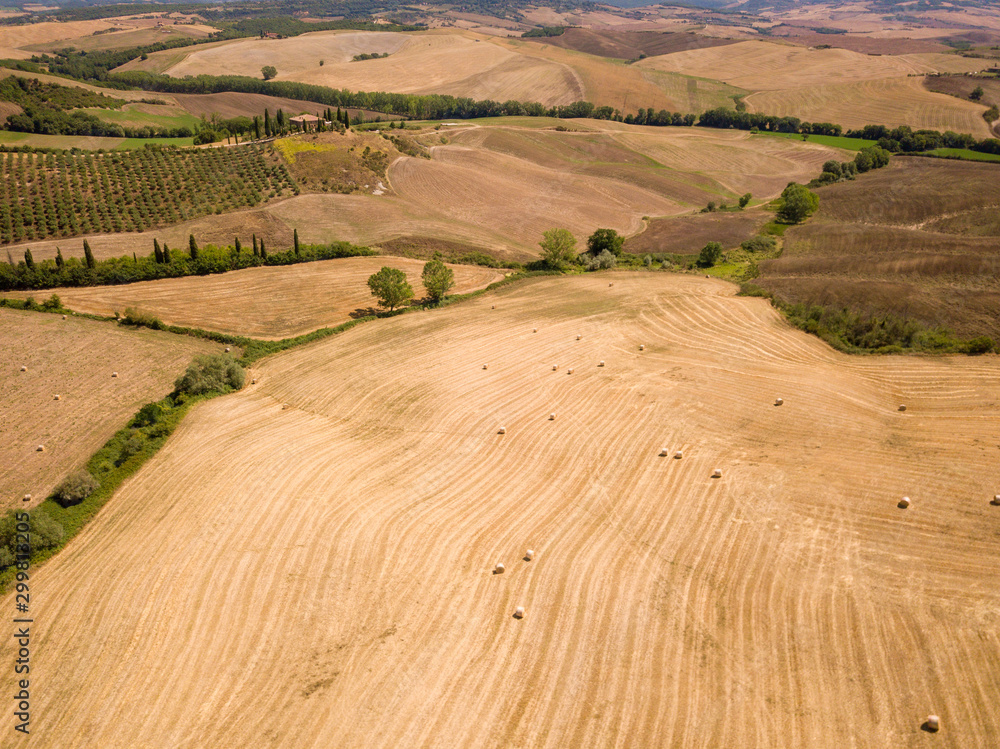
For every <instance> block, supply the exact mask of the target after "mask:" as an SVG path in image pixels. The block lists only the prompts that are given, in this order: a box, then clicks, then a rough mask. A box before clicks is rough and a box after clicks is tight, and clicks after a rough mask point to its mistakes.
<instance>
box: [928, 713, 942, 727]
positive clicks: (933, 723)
mask: <svg viewBox="0 0 1000 749" xmlns="http://www.w3.org/2000/svg"><path fill="white" fill-rule="evenodd" d="M924 725H925V726H927V730H928V731H939V730H941V719H940V718H939V717H938V716H936V715H928V716H927V721H926V722H925V723H924Z"/></svg>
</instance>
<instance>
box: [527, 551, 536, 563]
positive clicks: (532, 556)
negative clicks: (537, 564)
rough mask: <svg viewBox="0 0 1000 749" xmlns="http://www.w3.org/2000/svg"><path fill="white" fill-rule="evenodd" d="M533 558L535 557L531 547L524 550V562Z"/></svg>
mask: <svg viewBox="0 0 1000 749" xmlns="http://www.w3.org/2000/svg"><path fill="white" fill-rule="evenodd" d="M534 558H535V552H534V550H532V549H528V550H527V551H526V552H525V553H524V559H525V561H526V562H530V561H531V560H532V559H534Z"/></svg>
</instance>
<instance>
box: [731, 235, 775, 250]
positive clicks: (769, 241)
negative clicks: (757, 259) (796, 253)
mask: <svg viewBox="0 0 1000 749" xmlns="http://www.w3.org/2000/svg"><path fill="white" fill-rule="evenodd" d="M777 246H778V240H776V239H775V238H774V237H767V236H760V235H759V236H756V237H750V239H747V240H746V241H744V242H743V244H741V245H740V247H742V248H743V249H744V250H746V251H747V252H771V251H773V250H774V248H775V247H777Z"/></svg>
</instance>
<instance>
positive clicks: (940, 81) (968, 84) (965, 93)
mask: <svg viewBox="0 0 1000 749" xmlns="http://www.w3.org/2000/svg"><path fill="white" fill-rule="evenodd" d="M977 87H981V88H982V89H983V98H982V99H980V100H979V104H980V105H982V106H986V107H989V106H993V105H998V106H1000V78H990V77H986V76H983V77H977V76H967V75H929V76H927V77H926V78H924V88H926V89H927V90H928V91H936V92H938V93H942V94H948V95H949V96H956V97H958V98H960V99H965V100H968V99H969V95H970V94H971V93H972V92H973V91H974V90H975V89H976V88H977ZM994 129H996V126H994Z"/></svg>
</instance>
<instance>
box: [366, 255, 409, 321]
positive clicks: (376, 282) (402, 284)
mask: <svg viewBox="0 0 1000 749" xmlns="http://www.w3.org/2000/svg"><path fill="white" fill-rule="evenodd" d="M368 288H369V289H371V291H372V296H374V297H375V298H376V299H378V303H379V305H380V306H382V307H388V308H389V311H390V312H391V311H392V310H394V309H396V307H398V306H399V305H401V304H403V303H404V302H408V301H409V300H410V299H413V287H412V286H410V284H409V282H408V281H407V280H406V274H405V273H404V272H403V271H401V270H399V269H398V268H390V267H388V266H384V267H383V268H382V270H380V271H379V272H378V273H373V274H372V275H371V276H369V278H368Z"/></svg>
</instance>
